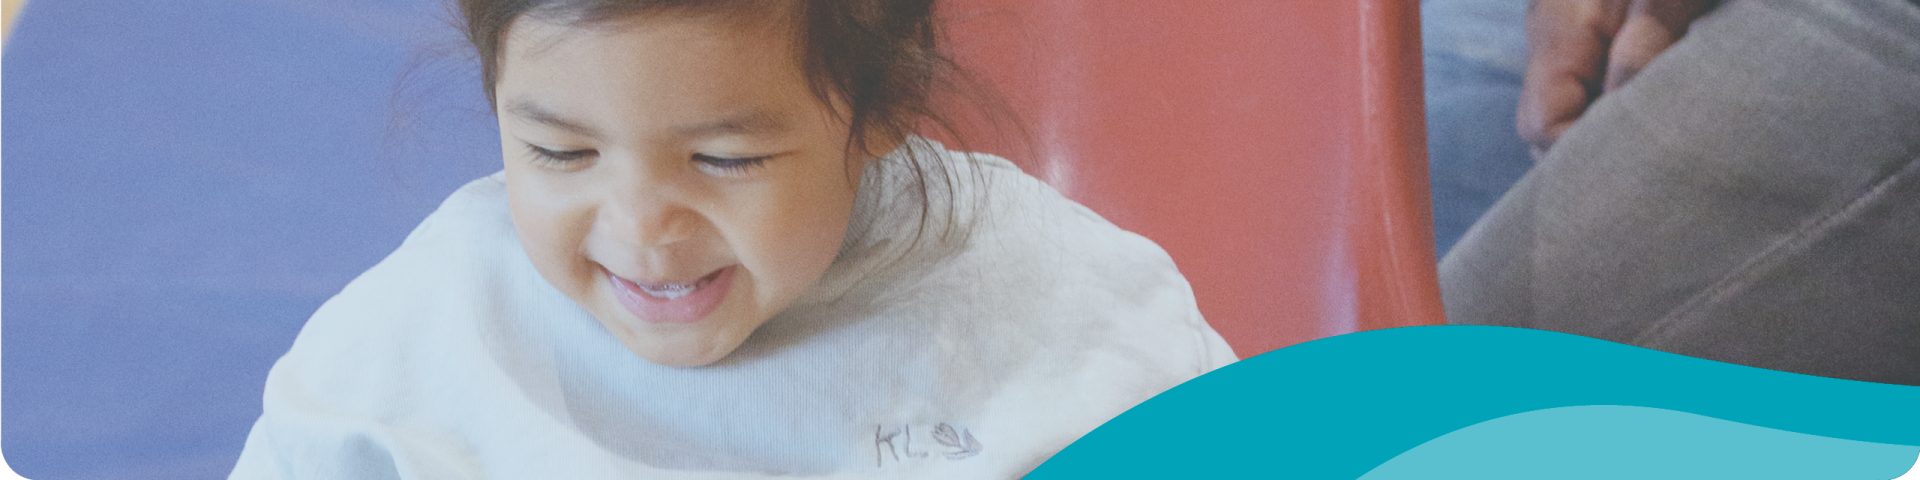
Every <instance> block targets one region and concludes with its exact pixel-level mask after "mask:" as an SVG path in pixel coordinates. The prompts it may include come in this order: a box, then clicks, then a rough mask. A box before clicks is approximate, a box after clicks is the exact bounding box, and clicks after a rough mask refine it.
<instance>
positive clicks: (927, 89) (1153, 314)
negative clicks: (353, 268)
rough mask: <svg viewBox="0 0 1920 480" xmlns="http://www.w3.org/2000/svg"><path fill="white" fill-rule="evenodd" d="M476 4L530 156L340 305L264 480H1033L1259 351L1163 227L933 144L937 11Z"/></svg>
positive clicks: (288, 407)
mask: <svg viewBox="0 0 1920 480" xmlns="http://www.w3.org/2000/svg"><path fill="white" fill-rule="evenodd" d="M461 7H462V9H463V12H464V13H465V15H466V20H467V24H466V28H467V29H468V35H469V38H470V39H471V40H472V41H473V43H474V44H475V46H476V47H477V49H478V51H479V54H480V58H481V62H482V72H483V83H484V85H485V87H486V88H487V93H488V96H489V99H490V100H491V101H492V102H493V104H494V107H495V113H496V115H497V116H498V118H499V122H500V134H501V135H500V140H501V149H502V152H503V155H502V156H503V160H504V165H505V168H504V170H503V171H502V172H501V173H498V174H495V175H492V176H489V177H487V178H482V179H479V180H476V181H474V182H473V183H471V184H469V185H467V186H466V187H464V188H462V189H460V191H458V192H456V193H454V194H453V196H452V197H450V198H449V199H447V201H446V202H445V203H444V204H443V205H442V206H441V207H440V209H439V210H437V211H436V212H434V213H433V215H431V216H429V217H428V218H427V219H426V221H424V222H423V223H422V224H421V225H420V226H419V227H418V228H417V229H416V230H415V231H414V232H413V233H412V234H411V235H409V236H408V237H407V240H406V241H405V242H404V243H403V244H402V245H401V247H400V248H399V249H398V250H397V251H395V252H394V253H393V254H392V255H390V256H389V257H388V258H387V259H385V260H383V261H382V262H381V263H380V264H379V265H376V266H375V267H374V268H372V269H371V270H369V271H367V272H366V273H365V274H363V275H361V276H360V277H359V278H357V279H355V280H354V281H353V282H352V283H351V284H349V285H348V286H347V287H346V288H345V289H344V290H343V291H342V292H341V293H340V294H339V295H337V296H335V297H334V298H333V299H332V300H330V301H328V302H327V304H326V305H324V306H322V307H321V309H320V310H319V311H318V312H317V313H315V314H314V316H313V318H312V319H311V320H310V321H309V322H308V323H307V325H306V327H305V328H304V329H303V330H302V331H301V334H300V336H299V338H298V339H297V340H296V341H295V344H294V346H293V348H292V350H291V351H289V352H288V353H287V355H286V356H285V357H283V358H281V359H280V361H279V362H278V363H276V364H275V366H274V368H273V371H272V373H271V374H270V375H269V378H268V381H267V386H266V393H265V401H264V413H263V414H262V416H261V418H260V419H259V421H258V422H256V424H255V426H254V428H253V431H252V433H251V435H250V436H249V438H248V440H247V445H246V448H245V451H244V452H243V454H242V456H241V459H240V462H239V464H238V465H237V466H236V468H235V470H234V472H233V475H232V477H233V478H404V479H412V478H423V479H424V478H432V479H440V478H569V479H576V478H758V477H763V476H785V475H804V476H820V477H833V478H841V477H846V478H1009V477H1017V476H1020V475H1023V474H1024V473H1026V472H1027V471H1028V470H1030V469H1032V468H1033V467H1035V466H1037V465H1038V464H1039V463H1040V462H1042V461H1044V460H1045V459H1046V458H1047V457H1048V456H1051V455H1052V454H1053V453H1055V452H1057V451H1059V450H1060V449H1061V448H1064V447H1065V446H1066V445H1067V444H1069V443H1071V442H1072V441H1073V440H1075V439H1077V438H1079V437H1080V436H1081V435H1084V434H1086V433H1087V432H1088V431H1091V430H1092V429H1093V428H1095V427H1097V426H1098V425H1100V424H1101V423H1102V422H1104V421H1106V420H1108V419H1110V418H1112V417H1114V416H1116V415H1119V414H1120V413H1121V412H1123V411H1125V410H1126V409H1128V408H1130V407H1132V406H1133V405H1135V404H1138V403H1139V402H1141V401H1144V400H1146V399H1147V398H1149V397H1152V396H1153V395H1155V394H1157V393H1159V392H1161V391H1164V390H1166V389H1168V388H1171V387H1173V386H1174V385H1177V384H1179V383H1181V382H1183V381H1185V380H1187V379H1190V378H1193V377H1195V376H1198V375H1200V374H1202V373H1205V372H1207V371H1209V370H1211V369H1214V368H1218V367H1219V366H1221V365H1224V364H1226V363H1230V362H1232V361H1233V359H1234V357H1233V354H1232V351H1231V350H1230V349H1229V348H1228V347H1227V345H1226V344H1225V343H1224V342H1223V341H1221V340H1220V337H1219V336H1218V335H1217V334H1215V333H1214V332H1213V330H1212V329H1211V328H1209V327H1208V326H1207V324H1206V322H1205V321H1204V320H1203V319H1202V318H1201V317H1200V314H1199V312H1198V311H1197V309H1196V308H1195V306H1194V303H1193V296H1192V293H1191V292H1190V291H1189V289H1188V286H1187V283H1186V281H1185V280H1184V279H1183V277H1181V276H1180V274H1179V272H1178V271H1177V270H1176V269H1175V268H1174V265H1173V263H1172V261H1171V260H1170V259H1169V258H1168V257H1167V255H1166V254H1165V253H1164V252H1162V251H1161V250H1160V249H1159V248H1158V247H1157V246H1155V245H1154V244H1153V243H1152V242H1151V241H1148V240H1147V239H1145V238H1142V237H1140V236H1138V235H1134V234H1131V233H1128V232H1125V231H1123V230H1120V229H1118V228H1117V227H1114V226H1113V225H1112V224H1109V223H1107V222H1106V221H1104V220H1102V219H1101V218H1100V217H1099V216H1097V215H1095V214H1094V213H1093V212H1091V211H1089V210H1087V209H1086V208H1084V207H1082V206H1080V205H1078V204H1075V203H1073V202H1072V201H1070V200H1067V199H1065V198H1063V197H1061V196H1060V195H1059V194H1058V193H1056V192H1054V191H1053V190H1052V189H1050V188H1048V187H1047V186H1045V185H1044V184H1041V183H1040V182H1039V181H1037V180H1035V179H1034V178H1032V177H1030V176H1027V175H1025V174H1024V173H1021V172H1020V171H1019V169H1018V168H1017V167H1015V166H1013V165H1012V164H1011V163H1008V162H1007V161H1005V160H1002V159H999V158H996V157H993V156H989V155H984V154H976V153H962V152H955V151H950V150H947V149H946V148H945V147H944V146H942V145H940V144H938V143H936V142H933V141H930V140H927V139H925V138H922V137H919V136H917V135H914V134H913V133H914V131H915V127H916V126H918V125H922V124H928V123H939V122H938V121H937V119H938V117H937V116H936V115H935V114H934V112H933V111H932V109H931V108H930V107H929V106H928V102H929V101H928V98H929V96H930V95H931V94H932V93H933V91H934V89H935V87H936V86H937V85H941V84H943V80H942V77H941V76H942V75H946V74H949V73H950V70H951V69H950V63H948V62H947V61H946V60H945V57H944V56H942V55H941V54H940V52H939V50H938V48H937V47H936V45H935V40H936V38H937V37H938V35H936V33H935V30H934V9H933V5H932V2H931V1H926V0H922V1H884V0H871V1H845V0H841V1H833V0H787V1H781V0H762V1H751V0H749V1H685V0H683V1H670V0H654V1H613V0H570V1H569V0H556V1H537V0H521V1H502V0H464V1H463V2H462V3H461Z"/></svg>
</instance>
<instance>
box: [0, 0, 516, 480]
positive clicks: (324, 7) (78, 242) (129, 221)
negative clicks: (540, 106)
mask: <svg viewBox="0 0 1920 480" xmlns="http://www.w3.org/2000/svg"><path fill="white" fill-rule="evenodd" d="M20 14H21V16H20V18H19V19H18V20H19V23H17V24H16V27H17V30H16V31H15V32H13V35H12V38H10V39H9V40H8V42H7V45H6V52H5V55H4V66H0V67H3V68H0V71H4V79H3V80H0V85H3V86H4V99H5V100H4V103H0V107H3V108H4V112H0V115H3V116H4V118H5V126H6V128H5V130H4V138H0V144H4V154H5V163H4V174H3V175H0V180H3V181H4V184H3V185H0V192H4V197H5V198H4V203H0V205H3V206H4V213H0V220H3V221H4V225H0V231H4V233H5V249H4V251H3V252H0V254H3V256H4V258H0V264H4V266H5V269H4V272H5V273H4V275H5V278H4V281H3V282H0V287H3V288H4V294H5V299H4V302H0V310H4V311H0V315H3V316H4V323H3V324H0V325H4V326H3V327H0V329H3V331H0V338H4V341H5V344H4V347H3V348H0V356H3V358H0V368H4V371H0V378H3V379H4V387H3V388H4V391H0V403H3V404H4V405H0V408H4V411H3V412H0V417H4V419H5V425H4V427H0V438H4V442H3V443H0V448H4V451H5V455H6V459H7V462H8V463H9V464H10V465H11V466H12V467H13V469H14V470H15V471H16V472H18V473H20V474H21V475H24V476H26V477H29V478H34V479H42V480H44V479H60V478H115V479H129V478H222V477H224V476H225V474H226V472H227V471H228V470H229V469H231V467H232V464H233V462H234V460H235V459H237V458H238V457H239V453H240V447H241V445H242V443H243V441H244V440H245V438H246V434H247V429H248V428H249V427H250V426H251V424H252V422H253V420H254V418H256V417H257V416H258V415H259V414H260V393H261V386H262V385H263V384H264V382H265V379H266V374H267V370H268V368H269V367H270V366H271V365H272V363H273V361H274V360H275V359H276V358H278V357H279V356H280V354H281V353H283V352H285V351H286V349H287V348H288V346H290V345H291V344H292V341H293V338H294V335H295V334H296V333H298V331H299V329H300V326H301V324H302V323H303V322H305V321H306V319H307V317H308V316H309V315H311V314H312V313H313V311H314V309H316V308H318V307H319V306H320V303H321V302H323V301H325V300H326V299H327V298H328V297H330V296H332V295H333V294H334V293H335V292H337V291H339V289H340V288H341V287H342V286H344V285H346V283H347V281H348V280H351V279H352V278H353V277H354V276H355V275H358V274H359V273H360V272H361V271H363V270H365V269H366V268H368V267H370V266H372V265H373V264H374V263H375V262H378V261H379V260H380V259H381V258H382V257H383V256H385V255H386V254H387V253H388V252H390V251H391V250H392V249H393V248H394V247H397V246H398V245H399V244H400V241H401V239H402V238H404V237H405V236H406V234H407V232H408V231H409V230H410V229H412V228H413V226H414V225H415V224H416V223H417V222H419V220H420V219H421V218H424V217H425V216H426V214H427V213H428V212H430V211H431V210H432V209H433V207H435V206H436V205H437V204H438V203H439V201H440V200H441V199H443V198H445V196H446V195H447V194H449V193H451V192H452V191H453V189H455V188H457V187H458V186H459V185H461V184H462V183H464V182H466V181H467V180H470V179H473V178H477V177H479V176H482V175H485V174H487V173H490V172H492V171H494V170H497V169H498V168H499V165H498V162H499V150H498V148H499V147H498V142H499V141H498V137H497V133H496V130H495V127H494V126H493V123H492V122H493V119H492V116H491V115H490V113H489V112H487V110H486V102H485V99H484V97H483V96H481V92H480V90H479V87H478V81H477V79H475V78H474V73H473V71H472V70H471V68H472V67H471V66H470V65H471V62H470V58H469V57H470V55H471V54H470V53H467V52H466V51H465V50H463V49H465V48H469V47H466V45H465V44H464V42H463V41H462V40H461V38H460V36H459V33H458V32H457V31H456V30H455V29H454V27H453V26H452V23H451V22H450V21H449V20H450V19H451V18H452V15H451V14H449V13H447V10H446V9H445V8H444V7H443V6H442V5H441V4H440V3H438V1H437V0H396V1H369V0H346V1H331V2H310V1H292V0H248V1H233V0H221V1H209V0H185V1H167V2H145V1H110V0H57V1H55V0H46V1H37V2H32V3H30V4H28V5H26V6H25V8H24V10H23V11H22V12H20Z"/></svg>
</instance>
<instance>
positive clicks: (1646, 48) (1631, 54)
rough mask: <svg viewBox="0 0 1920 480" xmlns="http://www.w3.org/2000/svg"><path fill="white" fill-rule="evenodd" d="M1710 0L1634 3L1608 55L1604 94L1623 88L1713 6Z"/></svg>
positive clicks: (1642, 1)
mask: <svg viewBox="0 0 1920 480" xmlns="http://www.w3.org/2000/svg"><path fill="white" fill-rule="evenodd" d="M1716 3H1718V2H1714V1H1711V0H1634V1H1633V4H1632V6H1631V7H1630V8H1629V9H1628V10H1627V17H1626V20H1625V21H1624V22H1623V23H1622V24H1621V25H1620V32H1619V34H1617V35H1615V37H1614V40H1613V47H1612V48H1611V51H1610V52H1608V54H1607V78H1606V87H1605V89H1604V90H1603V91H1606V92H1611V91H1613V90H1615V89H1618V88H1620V86H1622V85H1626V83H1627V81H1628V80H1632V79H1633V77H1634V76H1635V75H1639V74H1640V70H1641V69H1644V68H1646V67H1647V64H1648V63H1652V62H1653V59H1654V57H1658V56H1660V53H1661V52H1665V51H1666V50H1667V47H1671V46H1673V43H1674V42H1677V41H1680V37H1681V36H1683V35H1686V33H1687V27H1688V26H1689V25H1692V24H1693V20H1694V19H1696V18H1700V16H1701V15H1705V14H1706V12H1707V11H1708V10H1711V9H1712V8H1713V7H1714V4H1716Z"/></svg>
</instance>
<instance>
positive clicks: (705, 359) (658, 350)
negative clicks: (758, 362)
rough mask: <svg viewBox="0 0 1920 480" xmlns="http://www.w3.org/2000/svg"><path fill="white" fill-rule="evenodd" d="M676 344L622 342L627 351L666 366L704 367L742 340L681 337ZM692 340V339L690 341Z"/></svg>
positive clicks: (723, 355)
mask: <svg viewBox="0 0 1920 480" xmlns="http://www.w3.org/2000/svg"><path fill="white" fill-rule="evenodd" d="M681 340H682V341H680V342H674V343H675V344H674V345H633V344H631V343H628V342H622V343H623V344H625V346H626V347H627V351H629V352H633V354H634V356H637V357H640V359H641V360H646V361H648V362H650V363H653V364H655V365H660V366H666V367H704V366H707V365H712V364H713V363H714V362H718V361H720V360H721V359H723V358H727V355H729V354H732V353H733V351H734V350H736V349H739V348H740V344H741V343H742V342H740V341H731V340H730V339H725V338H717V336H710V337H708V338H702V339H698V340H691V339H681ZM689 340H691V341H689Z"/></svg>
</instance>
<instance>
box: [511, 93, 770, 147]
mask: <svg viewBox="0 0 1920 480" xmlns="http://www.w3.org/2000/svg"><path fill="white" fill-rule="evenodd" d="M505 110H506V112H507V113H509V114H512V115H514V116H516V117H520V118H523V119H526V120H529V121H532V122H535V123H539V124H542V125H546V126H550V127H554V128H558V129H561V130H566V131H569V132H573V133H576V134H580V135H585V136H598V134H599V132H598V131H597V130H594V129H593V128H592V127H588V126H586V125H583V124H581V123H579V122H575V121H573V120H569V119H567V118H566V117H562V116H560V115H559V114H556V113H553V111H551V110H547V109H546V107H543V106H541V105H540V104H538V103H535V102H533V101H532V100H528V99H524V98H521V99H514V100H511V101H508V102H507V106H506V109H505ZM791 127H792V125H790V124H789V123H788V122H786V121H785V117H783V116H780V115H776V114H774V113H773V112H769V111H767V110H764V109H752V110H744V111H741V112H738V113H735V114H732V115H728V116H725V117H721V118H720V119H718V120H713V121H710V122H703V123H696V124H691V125H685V126H680V127H676V128H674V132H675V133H678V134H680V135H684V136H688V137H694V138H701V137H716V136H721V135H744V134H764V133H780V132H785V131H787V130H789V129H790V128H791Z"/></svg>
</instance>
